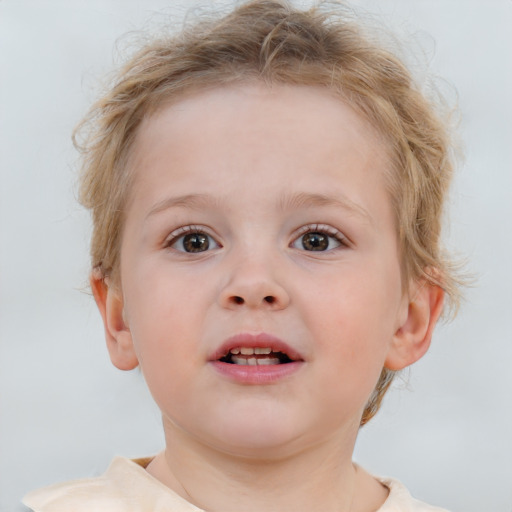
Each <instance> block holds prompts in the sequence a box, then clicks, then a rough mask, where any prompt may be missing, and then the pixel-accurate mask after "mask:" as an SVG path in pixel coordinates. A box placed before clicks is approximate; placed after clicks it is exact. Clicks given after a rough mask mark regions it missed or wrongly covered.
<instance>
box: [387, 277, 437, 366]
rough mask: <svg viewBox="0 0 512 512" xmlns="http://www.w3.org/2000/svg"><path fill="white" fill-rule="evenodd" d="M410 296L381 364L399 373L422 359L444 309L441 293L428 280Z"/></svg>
mask: <svg viewBox="0 0 512 512" xmlns="http://www.w3.org/2000/svg"><path fill="white" fill-rule="evenodd" d="M410 295H412V299H410V300H409V301H408V304H405V306H404V307H405V308H407V309H406V310H405V311H404V314H403V317H402V319H401V323H400V326H399V327H398V329H397V330H396V332H395V335H394V336H393V340H392V342H391V347H390V349H389V352H388V355H387V357H386V361H385V363H384V366H385V368H387V369H388V370H401V369H403V368H405V367H406V366H409V365H411V364H412V363H414V362H416V361H418V359H420V358H421V357H423V355H424V354H425V352H426V351H427V350H428V348H429V346H430V341H431V339H432V332H433V330H434V327H435V325H436V323H437V321H438V320H439V316H440V315H441V312H442V309H443V301H444V291H443V290H442V289H441V288H440V287H439V286H437V285H435V284H432V283H429V282H428V281H425V280H422V281H421V282H419V283H416V285H415V286H414V289H413V290H412V293H411V294H410Z"/></svg>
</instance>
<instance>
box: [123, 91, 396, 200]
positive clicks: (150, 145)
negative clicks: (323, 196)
mask: <svg viewBox="0 0 512 512" xmlns="http://www.w3.org/2000/svg"><path fill="white" fill-rule="evenodd" d="M388 160H389V159H388V156H387V148H386V145H385V143H384V141H383V138H382V137H381V136H380V134H379V133H378V132H377V130H375V129H374V128H373V127H372V126H371V125H370V123H369V122H367V121H366V120H365V119H364V118H362V117H361V116H360V115H359V114H358V113H356V112H355V111H354V110H353V109H352V108H351V107H350V106H349V105H348V104H347V103H345V102H344V101H343V100H342V99H341V98H340V97H339V96H336V95H335V94H334V92H333V91H331V90H329V89H327V88H324V87H312V86H294V85H273V86H271V87H270V86H267V85H264V84H260V83H245V84H238V85H231V86H226V87H219V88H215V89H211V90H205V91H201V92H196V93H194V94H192V95H189V96H187V97H181V98H179V99H177V100H175V101H173V102H172V103H170V104H167V105H165V106H163V107H162V108H161V109H160V110H158V111H157V112H156V113H154V114H153V115H151V116H149V117H148V118H146V119H145V120H144V121H143V123H142V124H141V126H140V128H139V132H138V135H137V138H136V142H135V146H134V148H133V152H132V157H131V159H130V163H131V167H132V172H134V173H135V184H134V190H133V191H132V197H133V195H134V194H135V195H138V196H141V195H147V193H153V194H154V193H155V192H156V195H159V193H160V192H161V194H162V195H163V196H165V195H166V194H168V193H170V190H167V192H165V191H164V188H165V187H162V188H161V189H160V190H156V189H155V187H154V186H153V187H151V186H150V185H151V182H152V178H154V177H155V176H156V175H157V174H159V175H160V178H161V179H163V177H162V176H161V175H162V173H163V174H165V175H166V178H165V179H166V181H168V182H169V184H170V187H171V188H172V189H173V191H172V193H173V194H175V195H176V194H180V193H183V194H187V193H190V190H187V189H190V187H191V185H193V186H194V188H195V189H200V190H199V192H200V193H202V192H211V191H215V190H218V191H219V192H224V193H225V195H226V196H229V194H230V193H231V192H235V190H236V189H237V187H238V188H240V186H242V185H243V186H244V187H245V189H246V190H252V189H254V190H256V189H259V188H261V187H262V186H265V185H266V186H267V188H268V189H272V191H273V192H275V191H281V192H283V193H285V192H286V191H287V189H291V188H293V186H295V185H297V186H299V185H300V186H302V188H304V189H308V188H309V189H310V188H312V187H313V188H316V189H318V190H316V192H318V193H325V192H326V191H328V190H332V186H333V184H335V183H337V182H339V185H340V190H339V192H340V193H343V190H341V189H342V188H346V187H347V183H345V184H343V181H344V180H345V181H346V178H347V177H350V181H352V182H354V183H355V184H356V185H357V186H358V187H359V191H358V192H359V193H363V194H364V189H368V188H375V187H377V188H379V189H383V188H385V181H386V178H385V174H386V172H387V169H388V167H389V165H388ZM262 180H264V181H265V183H262ZM241 182H243V183H241ZM358 187H355V188H358ZM151 188H152V189H153V190H152V192H151V191H150V190H149V189H151ZM157 188H158V187H157ZM180 188H183V190H180ZM299 188H300V187H299ZM349 188H350V187H349ZM352 193H353V194H354V193H355V192H354V191H352ZM356 195H357V194H356ZM153 199H154V200H156V197H155V198H153ZM352 199H353V200H357V199H358V198H357V197H353V198H352ZM153 202H154V201H153Z"/></svg>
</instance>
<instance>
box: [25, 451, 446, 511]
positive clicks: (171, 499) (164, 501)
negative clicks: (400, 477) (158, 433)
mask: <svg viewBox="0 0 512 512" xmlns="http://www.w3.org/2000/svg"><path fill="white" fill-rule="evenodd" d="M150 460H151V459H138V460H130V459H125V458H123V457H116V458H115V459H114V460H113V461H112V463H111V464H110V467H109V468H108V470H107V471H106V472H105V474H104V475H102V476H100V477H97V478H84V479H81V480H73V481H70V482H66V483H61V484H56V485H52V486H50V487H45V488H43V489H39V490H36V491H32V492H30V493H29V494H27V495H26V496H25V498H24V499H23V503H24V504H25V505H27V506H28V507H30V508H31V509H32V510H34V512H204V511H203V510H202V509H199V508H197V507H196V506H194V505H192V504H191V503H189V502H188V501H186V500H185V499H184V498H182V497H181V496H179V495H178V494H176V493H175V492H174V491H172V490H171V489H169V488H168V487H166V486H165V485H164V484H162V483H161V482H159V481H158V480H157V479H156V478H154V477H152V476H151V475H150V474H149V473H148V472H147V471H146V470H145V469H144V468H145V467H146V466H147V464H148V463H149V461H150ZM379 481H380V482H381V483H382V484H384V485H385V486H386V487H387V488H388V489H389V496H388V498H387V500H386V502H385V503H384V504H383V505H382V507H380V508H379V510H378V511H377V512H447V511H446V510H443V509H440V508H437V507H432V506H430V505H426V504H425V503H422V502H420V501H418V500H415V499H414V498H412V497H411V495H410V494H409V492H408V491H407V489H406V488H405V487H404V486H403V485H402V484H401V483H400V482H398V481H396V480H393V479H388V478H379Z"/></svg>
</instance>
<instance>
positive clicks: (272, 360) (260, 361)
mask: <svg viewBox="0 0 512 512" xmlns="http://www.w3.org/2000/svg"><path fill="white" fill-rule="evenodd" d="M258 364H259V365H263V366H265V365H271V364H279V358H278V357H262V358H260V359H258Z"/></svg>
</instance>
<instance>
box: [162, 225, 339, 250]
mask: <svg viewBox="0 0 512 512" xmlns="http://www.w3.org/2000/svg"><path fill="white" fill-rule="evenodd" d="M308 233H319V234H321V235H326V236H327V237H328V238H330V239H334V240H335V241H336V243H338V244H339V245H337V246H335V247H331V248H329V246H327V248H326V249H318V250H315V249H311V250H307V249H306V248H305V247H304V240H302V244H303V247H302V248H299V247H295V244H296V243H299V242H300V240H301V239H303V237H304V236H305V235H307V234H308ZM187 235H199V236H201V235H202V236H204V237H207V238H206V240H207V242H208V243H207V246H206V249H205V250H197V251H194V250H192V251H187V250H185V248H184V247H182V248H177V247H174V246H175V245H177V244H178V243H179V242H180V240H181V241H182V244H183V243H184V240H185V237H186V236H187ZM212 241H213V244H214V247H213V248H215V249H217V248H219V247H221V245H220V244H219V243H218V242H217V241H216V240H215V238H214V237H213V236H211V235H210V234H209V233H208V232H207V230H206V229H205V228H203V227H201V226H195V225H193V226H183V227H180V228H178V229H176V230H175V231H173V232H172V233H171V234H170V235H169V236H168V237H167V238H166V239H165V242H164V248H171V249H174V250H176V251H178V252H183V253H186V254H197V253H201V252H207V251H208V250H211V249H212V247H210V246H211V242H212ZM327 243H328V245H330V242H329V240H328V241H327ZM348 245H349V244H348V243H347V238H346V237H345V236H344V235H343V234H342V233H341V232H340V231H338V230H337V229H335V228H333V227H331V226H328V225H325V224H309V225H306V226H303V227H301V228H300V229H299V230H298V231H297V232H296V233H295V234H294V238H293V241H292V242H291V243H290V247H292V248H296V249H300V250H304V251H306V252H328V251H333V250H335V249H339V248H344V247H347V246H348Z"/></svg>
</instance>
